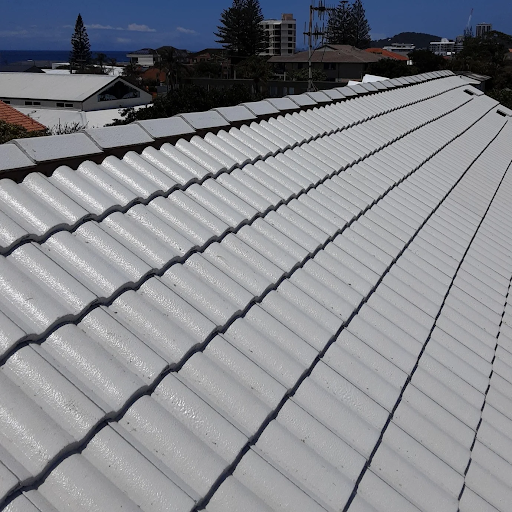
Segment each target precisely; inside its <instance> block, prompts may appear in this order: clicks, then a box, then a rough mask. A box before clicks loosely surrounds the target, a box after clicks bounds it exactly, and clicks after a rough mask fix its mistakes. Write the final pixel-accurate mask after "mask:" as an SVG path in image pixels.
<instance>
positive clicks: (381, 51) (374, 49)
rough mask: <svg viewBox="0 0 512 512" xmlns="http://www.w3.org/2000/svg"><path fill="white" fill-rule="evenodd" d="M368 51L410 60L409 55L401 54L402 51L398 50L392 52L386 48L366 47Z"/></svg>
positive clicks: (396, 58)
mask: <svg viewBox="0 0 512 512" xmlns="http://www.w3.org/2000/svg"><path fill="white" fill-rule="evenodd" d="M365 51H366V52H370V53H374V54H376V55H381V56H382V57H385V58H388V59H395V60H405V61H407V60H409V59H408V57H406V56H405V55H401V54H400V53H396V52H390V51H389V50H384V48H366V50H365Z"/></svg>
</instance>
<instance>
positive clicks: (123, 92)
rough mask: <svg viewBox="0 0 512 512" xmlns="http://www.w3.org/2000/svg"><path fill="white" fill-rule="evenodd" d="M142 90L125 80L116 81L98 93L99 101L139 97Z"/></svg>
mask: <svg viewBox="0 0 512 512" xmlns="http://www.w3.org/2000/svg"><path fill="white" fill-rule="evenodd" d="M139 97H140V92H139V91H138V90H137V89H134V88H133V87H130V86H128V85H126V84H125V83H124V82H116V83H115V84H114V85H112V86H111V87H109V88H108V89H106V90H104V91H103V92H101V93H100V94H98V101H112V100H124V99H128V98H139Z"/></svg>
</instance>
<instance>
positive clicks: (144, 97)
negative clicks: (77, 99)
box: [83, 79, 153, 112]
mask: <svg viewBox="0 0 512 512" xmlns="http://www.w3.org/2000/svg"><path fill="white" fill-rule="evenodd" d="M118 81H120V82H124V83H125V84H126V85H128V86H130V87H134V86H133V85H131V84H130V83H128V82H125V81H124V80H121V79H119V80H118ZM115 83H117V81H114V82H112V83H111V84H109V85H108V86H106V87H104V88H103V89H100V90H99V91H98V92H95V93H94V94H93V95H92V96H91V97H90V98H88V99H86V100H85V101H84V102H83V110H85V111H86V112H89V111H92V110H106V109H111V108H128V107H135V106H137V105H147V104H148V103H151V100H152V99H153V97H152V96H151V94H149V93H147V92H146V91H142V90H140V96H139V97H138V98H125V99H113V100H107V101H99V100H98V96H99V95H100V94H101V93H102V92H103V91H106V90H107V89H109V88H110V87H112V86H113V85H114V84H115Z"/></svg>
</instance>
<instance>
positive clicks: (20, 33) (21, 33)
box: [0, 30, 30, 37]
mask: <svg viewBox="0 0 512 512" xmlns="http://www.w3.org/2000/svg"><path fill="white" fill-rule="evenodd" d="M29 35H30V32H29V31H28V30H0V37H25V36H29Z"/></svg>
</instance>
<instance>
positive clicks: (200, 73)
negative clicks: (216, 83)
mask: <svg viewBox="0 0 512 512" xmlns="http://www.w3.org/2000/svg"><path fill="white" fill-rule="evenodd" d="M192 71H193V73H194V76H197V77H200V78H222V64H221V63H220V62H218V61H216V60H202V61H199V62H196V63H195V64H194V65H193V66H192Z"/></svg>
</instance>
